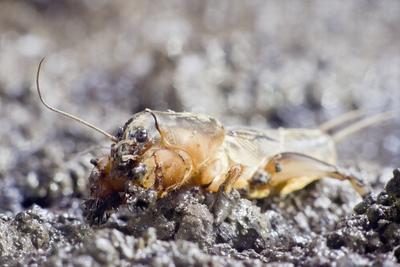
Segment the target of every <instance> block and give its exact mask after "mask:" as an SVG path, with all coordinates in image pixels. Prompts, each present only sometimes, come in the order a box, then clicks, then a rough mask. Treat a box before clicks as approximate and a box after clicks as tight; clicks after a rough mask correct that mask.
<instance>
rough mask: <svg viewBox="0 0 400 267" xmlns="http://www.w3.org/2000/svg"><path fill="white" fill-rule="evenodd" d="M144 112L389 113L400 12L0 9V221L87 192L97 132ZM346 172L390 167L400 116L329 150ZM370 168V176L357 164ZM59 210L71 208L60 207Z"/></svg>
mask: <svg viewBox="0 0 400 267" xmlns="http://www.w3.org/2000/svg"><path fill="white" fill-rule="evenodd" d="M44 56H46V61H45V65H44V67H43V69H42V73H41V77H42V78H41V86H42V90H43V94H44V97H45V99H46V100H47V101H48V102H49V103H51V104H52V105H54V106H56V107H59V108H60V109H62V110H65V111H68V112H70V113H72V114H77V115H79V116H81V117H82V118H83V119H85V120H87V121H89V122H92V123H94V124H95V125H98V126H100V127H101V128H103V129H104V130H107V131H109V132H114V131H115V130H116V128H117V127H118V126H122V125H123V124H124V123H125V121H126V120H128V119H129V118H130V116H131V115H132V114H134V113H135V112H138V111H141V110H143V109H144V108H153V109H159V110H165V109H172V110H175V111H183V110H184V111H191V112H196V113H205V114H208V115H211V116H214V117H215V118H217V119H219V120H220V121H221V122H223V123H224V124H225V125H247V126H252V127H257V128H260V129H263V128H270V127H279V126H282V127H308V128H309V127H317V126H318V125H319V124H321V123H322V122H325V121H327V120H329V119H332V118H335V117H337V116H339V115H341V114H344V113H345V112H348V111H350V110H353V109H365V110H369V111H371V113H377V112H381V111H384V110H399V105H400V2H399V1H396V0H393V1H391V0H387V1H301V2H300V1H264V0H260V1H255V0H249V1H240V0H237V1H227V0H226V1H224V0H218V1H196V0H192V1H100V0H99V1H89V0H86V1H73V0H64V1H61V0H60V1H47V0H32V1H7V0H3V1H1V2H0V126H1V127H0V191H1V192H0V195H1V197H0V198H1V199H0V200H1V201H0V211H4V212H9V213H14V212H16V211H19V210H21V209H24V208H26V207H29V206H30V205H32V204H34V203H35V204H39V205H41V206H42V207H51V206H52V205H53V201H54V200H55V199H57V200H59V199H60V197H61V198H62V197H63V196H71V195H72V196H74V197H76V198H78V199H79V198H81V197H83V196H84V195H85V192H86V182H87V176H88V174H89V172H90V167H89V159H90V158H91V157H92V156H93V154H96V153H107V150H103V151H100V152H99V151H98V150H97V151H95V152H93V151H91V153H85V151H87V150H88V149H89V150H90V148H92V147H94V146H97V147H98V146H107V145H109V144H108V143H107V142H105V141H104V138H102V136H101V135H99V134H97V133H96V132H93V131H90V130H88V129H87V128H85V127H82V126H80V125H78V124H77V123H75V122H72V121H68V120H66V119H64V118H62V117H60V116H58V115H56V114H54V113H52V112H50V111H48V110H45V109H44V108H43V106H42V105H41V104H40V102H39V99H38V97H37V94H36V91H35V88H34V81H35V74H36V70H37V66H38V63H39V61H40V59H41V58H42V57H44ZM338 150H339V153H338V154H339V159H340V162H341V164H342V165H351V164H353V163H354V164H358V165H361V166H377V167H378V169H379V171H378V173H379V174H381V173H384V172H390V171H391V169H392V168H393V167H399V166H400V165H399V159H400V124H399V119H396V120H393V121H391V122H390V123H383V124H380V125H379V126H377V127H372V128H369V129H368V130H364V131H362V132H361V133H358V134H356V135H353V136H351V137H349V138H348V139H347V140H345V141H343V142H342V143H340V144H339V146H338ZM366 168H367V167H366ZM57 203H59V204H58V205H59V206H61V207H62V206H63V205H65V206H68V205H69V206H70V205H75V204H74V202H71V201H68V202H62V201H61V202H59V201H57Z"/></svg>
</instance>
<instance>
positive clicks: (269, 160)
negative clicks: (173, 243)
mask: <svg viewBox="0 0 400 267" xmlns="http://www.w3.org/2000/svg"><path fill="white" fill-rule="evenodd" d="M138 132H145V133H146V140H141V141H142V142H138V140H137V139H138V138H137V135H138ZM121 133H122V134H121V135H120V136H119V137H118V138H119V139H118V142H116V143H114V144H113V145H112V149H111V155H109V156H106V157H104V158H102V159H100V160H99V161H98V162H97V164H96V167H95V169H94V172H93V173H92V175H91V178H92V181H91V184H92V195H93V196H94V197H96V198H103V199H104V198H107V196H108V195H110V194H111V192H123V191H124V184H125V183H126V182H127V181H130V182H133V183H135V184H137V185H139V186H141V187H144V188H147V189H155V190H157V191H158V192H160V196H163V195H165V194H167V193H168V192H170V191H172V190H174V189H177V188H180V187H191V186H202V187H204V188H206V189H207V190H209V191H211V192H216V191H219V190H225V191H226V192H229V191H230V190H232V188H235V189H238V190H241V192H242V193H243V194H244V195H245V196H247V197H249V198H262V197H266V196H269V195H270V194H288V193H290V192H292V191H295V190H299V189H301V188H303V187H305V186H306V185H308V184H309V183H311V182H313V181H315V180H317V179H320V178H322V177H332V178H337V179H342V180H346V179H347V180H349V181H350V182H351V183H352V185H353V186H354V187H355V189H356V190H357V191H358V192H359V193H361V194H364V193H365V187H364V185H363V184H362V183H361V182H360V181H359V180H358V179H356V178H355V177H353V176H349V175H347V174H345V173H343V172H341V171H339V170H338V169H337V167H335V165H334V164H335V161H336V152H335V146H334V142H333V140H332V138H330V136H329V135H327V134H326V133H324V132H322V131H320V130H317V129H316V130H310V129H277V130H266V131H257V130H251V129H225V128H224V127H223V126H222V124H221V123H220V122H218V121H217V120H215V119H214V118H211V117H208V116H204V115H194V114H192V113H177V112H172V111H170V112H161V111H152V110H146V111H144V112H140V113H137V114H136V115H135V116H134V117H133V118H132V119H131V120H129V121H128V122H127V123H126V124H125V126H124V128H123V129H122V131H121ZM144 168H145V170H144ZM140 170H142V171H140Z"/></svg>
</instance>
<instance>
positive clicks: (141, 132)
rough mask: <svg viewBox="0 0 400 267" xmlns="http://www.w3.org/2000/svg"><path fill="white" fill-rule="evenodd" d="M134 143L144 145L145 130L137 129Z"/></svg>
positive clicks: (145, 138) (145, 139)
mask: <svg viewBox="0 0 400 267" xmlns="http://www.w3.org/2000/svg"><path fill="white" fill-rule="evenodd" d="M135 138H136V141H137V142H139V143H144V142H146V141H147V130H146V129H143V128H139V129H137V130H136V133H135Z"/></svg>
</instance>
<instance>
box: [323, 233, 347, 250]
mask: <svg viewBox="0 0 400 267" xmlns="http://www.w3.org/2000/svg"><path fill="white" fill-rule="evenodd" d="M326 244H327V245H328V247H330V248H332V249H339V248H341V247H342V246H344V245H345V242H344V238H343V235H342V234H339V233H331V234H329V235H328V237H327V240H326Z"/></svg>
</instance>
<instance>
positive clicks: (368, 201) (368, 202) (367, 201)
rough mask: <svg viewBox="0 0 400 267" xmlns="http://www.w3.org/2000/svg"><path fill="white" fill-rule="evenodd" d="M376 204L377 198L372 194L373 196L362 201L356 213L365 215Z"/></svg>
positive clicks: (355, 209)
mask: <svg viewBox="0 0 400 267" xmlns="http://www.w3.org/2000/svg"><path fill="white" fill-rule="evenodd" d="M375 203H376V196H375V195H374V194H372V193H371V194H369V195H367V196H366V197H365V198H364V199H363V201H361V202H360V203H358V204H357V205H356V206H355V207H354V211H355V212H356V213H357V214H364V213H365V212H366V211H367V209H368V207H369V206H371V205H372V204H375Z"/></svg>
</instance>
